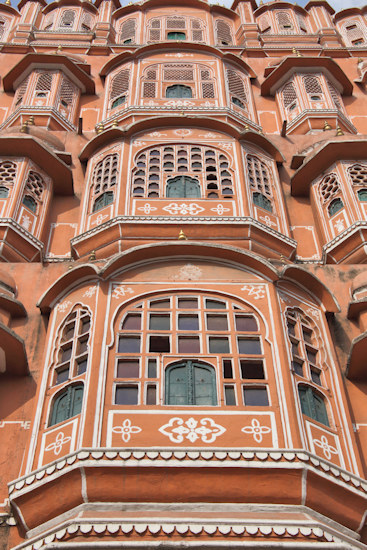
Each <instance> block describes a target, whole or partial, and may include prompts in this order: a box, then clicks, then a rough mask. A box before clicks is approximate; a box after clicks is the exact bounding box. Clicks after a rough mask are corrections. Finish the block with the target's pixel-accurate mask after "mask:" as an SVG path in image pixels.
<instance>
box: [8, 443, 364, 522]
mask: <svg viewBox="0 0 367 550" xmlns="http://www.w3.org/2000/svg"><path fill="white" fill-rule="evenodd" d="M223 468H226V469H227V473H226V483H225V484H224V483H223ZM275 479H276V482H275V481H274V480H275ZM152 485H154V487H155V491H153V492H152ZM177 487H181V490H180V491H179V492H178V491H177ZM290 487H292V490H291V491H290V490H289V489H290ZM66 488H67V490H66ZM55 494H58V495H60V498H55ZM321 495H322V497H321ZM9 498H10V503H11V504H12V505H13V508H14V510H15V514H16V516H17V518H18V521H19V523H20V524H21V525H22V527H23V529H24V530H25V531H29V530H31V529H35V528H37V527H39V526H40V525H42V524H44V523H46V522H48V521H51V520H53V519H54V518H56V517H57V516H60V515H62V514H64V513H66V512H67V511H70V510H72V509H73V508H75V507H76V506H80V505H82V504H83V503H84V502H86V499H87V502H88V503H90V504H92V503H106V502H109V503H117V502H119V503H121V502H134V503H139V502H140V503H149V502H164V503H172V504H173V503H180V502H188V503H190V502H191V503H195V502H221V503H238V504H243V503H258V504H261V503H263V504H265V505H266V504H275V505H277V504H279V505H297V506H299V505H304V506H307V507H308V508H310V509H311V510H315V511H316V512H317V513H320V514H323V515H325V516H326V517H328V518H330V519H332V520H333V521H336V522H338V523H341V524H342V525H343V526H344V527H346V528H347V529H351V530H352V531H356V530H357V529H358V528H359V526H360V524H361V522H362V520H363V517H364V511H365V509H366V506H367V482H366V481H365V480H363V479H361V478H359V477H357V476H355V475H353V474H351V473H349V472H347V471H345V470H343V469H342V468H340V467H337V466H335V465H334V464H332V463H330V462H328V461H326V460H324V459H322V458H320V457H316V456H315V455H313V454H312V453H310V452H308V451H304V450H299V449H296V450H294V449H291V450H286V449H279V450H274V449H272V450H269V449H260V450H259V449H250V448H246V449H238V448H234V449H226V450H223V449H220V450H219V449H216V448H205V449H203V448H195V449H193V448H185V447H184V448H159V449H155V450H152V449H143V448H138V449H121V448H108V449H106V448H98V449H90V448H87V449H81V450H79V451H76V452H74V453H71V454H69V455H67V456H65V457H63V458H61V459H58V460H56V461H54V462H52V463H50V464H48V465H45V466H44V467H42V468H41V469H38V470H36V471H33V472H31V473H30V474H29V475H27V476H23V477H22V478H19V479H17V480H15V481H13V482H12V483H10V484H9Z"/></svg>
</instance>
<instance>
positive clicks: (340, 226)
mask: <svg viewBox="0 0 367 550" xmlns="http://www.w3.org/2000/svg"><path fill="white" fill-rule="evenodd" d="M334 225H335V229H336V230H337V232H338V233H340V232H341V231H343V230H344V229H345V227H344V220H343V219H342V218H339V219H338V220H335V221H334Z"/></svg>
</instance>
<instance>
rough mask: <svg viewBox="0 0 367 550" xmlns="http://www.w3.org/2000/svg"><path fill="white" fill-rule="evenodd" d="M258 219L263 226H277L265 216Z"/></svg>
mask: <svg viewBox="0 0 367 550" xmlns="http://www.w3.org/2000/svg"><path fill="white" fill-rule="evenodd" d="M259 219H260V220H262V221H263V222H264V223H265V225H267V226H268V227H271V226H272V225H274V226H275V227H276V225H277V224H276V223H274V222H273V221H272V220H271V219H270V216H265V217H263V216H260V217H259Z"/></svg>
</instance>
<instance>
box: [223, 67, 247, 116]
mask: <svg viewBox="0 0 367 550" xmlns="http://www.w3.org/2000/svg"><path fill="white" fill-rule="evenodd" d="M226 74H227V81H226V83H227V87H228V92H229V96H230V102H231V104H232V105H236V106H237V107H240V108H241V109H244V110H246V111H248V94H247V85H246V82H245V80H244V77H243V76H242V75H241V74H240V73H239V72H238V71H235V70H234V69H227V73H226Z"/></svg>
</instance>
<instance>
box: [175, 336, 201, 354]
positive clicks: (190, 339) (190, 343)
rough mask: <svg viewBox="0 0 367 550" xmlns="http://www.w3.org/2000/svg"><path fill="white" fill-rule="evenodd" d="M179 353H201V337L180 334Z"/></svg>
mask: <svg viewBox="0 0 367 550" xmlns="http://www.w3.org/2000/svg"><path fill="white" fill-rule="evenodd" d="M178 352H179V353H200V339H199V338H198V337H197V336H179V337H178Z"/></svg>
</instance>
